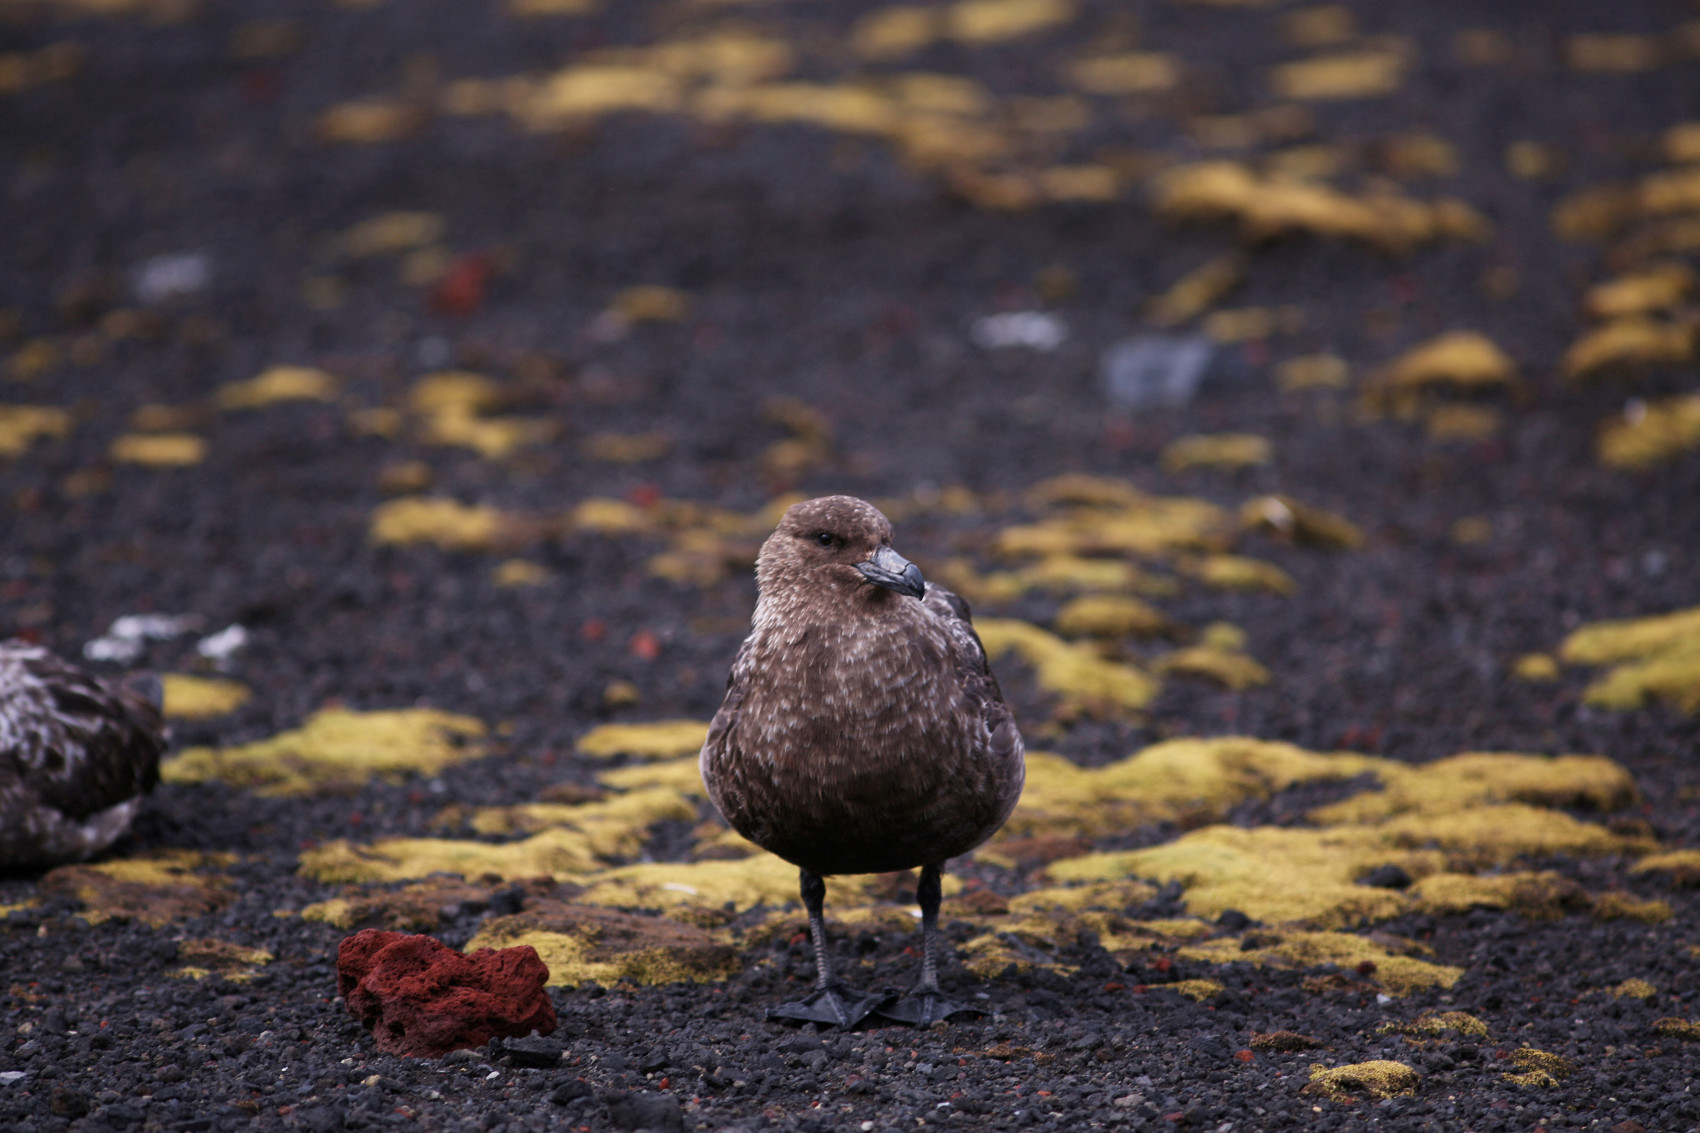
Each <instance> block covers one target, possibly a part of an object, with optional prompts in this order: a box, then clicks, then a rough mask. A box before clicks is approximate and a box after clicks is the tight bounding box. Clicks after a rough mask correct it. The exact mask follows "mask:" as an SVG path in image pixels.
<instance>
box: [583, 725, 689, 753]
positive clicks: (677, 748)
mask: <svg viewBox="0 0 1700 1133" xmlns="http://www.w3.org/2000/svg"><path fill="white" fill-rule="evenodd" d="M706 739H708V723H707V721H703V720H657V721H655V722H654V723H650V724H603V725H601V726H600V727H596V728H592V729H591V730H590V731H588V732H586V733H585V734H584V735H582V736H580V737H579V739H578V743H577V744H576V745H575V746H576V748H577V750H578V753H579V754H580V755H583V756H586V757H588V758H590V759H613V758H614V757H615V756H620V755H629V756H632V757H634V758H636V759H672V758H675V757H678V756H682V755H686V754H690V753H694V752H697V751H701V750H702V745H703V741H705V740H706Z"/></svg>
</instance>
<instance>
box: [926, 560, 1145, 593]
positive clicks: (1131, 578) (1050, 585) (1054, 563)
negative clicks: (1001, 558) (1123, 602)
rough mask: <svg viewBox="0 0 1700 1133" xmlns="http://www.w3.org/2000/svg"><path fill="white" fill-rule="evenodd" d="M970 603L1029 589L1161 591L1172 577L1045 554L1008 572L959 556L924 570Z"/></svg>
mask: <svg viewBox="0 0 1700 1133" xmlns="http://www.w3.org/2000/svg"><path fill="white" fill-rule="evenodd" d="M929 576H936V577H937V578H938V579H939V580H940V581H941V582H943V583H944V584H945V585H947V586H949V587H950V588H951V589H952V590H955V591H956V592H957V593H959V594H961V595H962V596H963V597H965V598H967V599H968V600H969V601H971V602H976V603H979V602H992V603H1002V602H1010V601H1014V600H1015V599H1016V598H1019V597H1021V596H1022V595H1023V594H1029V593H1032V592H1034V591H1042V592H1045V593H1063V594H1066V593H1077V592H1079V593H1102V592H1128V591H1136V592H1138V593H1142V594H1151V595H1165V594H1169V593H1172V592H1173V591H1174V589H1175V586H1174V580H1173V579H1170V578H1164V577H1159V576H1153V575H1149V574H1146V573H1145V572H1144V571H1142V570H1140V569H1139V568H1138V567H1137V566H1135V565H1133V564H1132V563H1130V562H1127V561H1125V560H1123V559H1088V558H1081V557H1079V556H1077V555H1050V556H1047V557H1045V558H1043V559H1040V560H1039V561H1038V562H1035V563H1031V564H1029V565H1027V566H1024V567H1022V568H1020V569H1019V570H1013V571H992V572H989V573H986V574H981V573H980V572H978V571H976V570H975V569H974V566H973V564H971V563H969V562H968V561H967V560H965V559H951V560H948V561H946V562H944V563H942V564H940V565H939V567H937V568H936V569H934V570H932V571H930V572H929Z"/></svg>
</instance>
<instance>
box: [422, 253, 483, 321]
mask: <svg viewBox="0 0 1700 1133" xmlns="http://www.w3.org/2000/svg"><path fill="white" fill-rule="evenodd" d="M491 274H492V273H491V270H490V259H489V257H488V256H485V255H483V254H482V253H480V252H468V253H467V254H466V255H464V256H461V257H459V258H458V259H456V260H455V261H454V263H452V264H450V265H449V270H448V271H447V272H445V273H444V274H443V278H441V279H439V280H438V281H437V285H436V286H435V287H434V288H432V289H431V308H432V310H435V311H438V312H440V313H442V314H445V315H470V314H472V313H473V312H474V311H476V310H478V308H480V307H482V306H483V305H484V292H485V289H486V288H487V287H488V286H489V284H490V276H491Z"/></svg>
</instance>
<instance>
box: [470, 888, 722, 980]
mask: <svg viewBox="0 0 1700 1133" xmlns="http://www.w3.org/2000/svg"><path fill="white" fill-rule="evenodd" d="M520 945H530V946H531V947H533V948H535V949H537V954H538V955H539V956H540V957H542V959H543V962H544V964H546V965H548V968H549V981H548V982H549V985H550V986H551V987H573V986H576V985H578V984H581V983H584V982H586V981H589V982H591V983H597V984H604V985H607V984H612V983H615V982H616V981H618V980H622V979H626V980H631V981H632V982H634V983H638V984H643V985H646V986H648V985H653V984H667V983H681V982H692V983H694V982H697V981H705V980H721V979H726V978H727V977H728V976H731V975H732V974H733V973H735V972H736V971H737V970H738V967H739V960H738V953H737V951H736V950H735V949H734V948H732V947H731V946H730V945H729V944H726V943H723V942H721V941H719V940H716V939H715V938H714V937H713V936H711V935H710V934H709V933H707V932H706V931H704V930H703V929H701V928H698V927H696V926H695V925H690V924H681V923H679V922H678V921H673V920H669V919H667V918H665V917H654V916H637V915H634V914H631V913H622V912H616V911H615V910H613V909H605V908H598V907H596V906H592V905H569V904H564V903H561V902H556V901H547V902H539V903H537V904H536V905H534V906H533V907H532V908H528V909H526V910H525V911H524V912H522V913H517V914H515V915H513V916H506V917H496V918H494V919H492V920H490V921H487V922H485V924H484V926H483V927H482V928H480V929H479V930H478V935H476V936H474V937H473V938H472V939H471V940H469V941H467V944H466V951H468V952H472V951H475V950H477V949H479V948H514V947H517V946H520Z"/></svg>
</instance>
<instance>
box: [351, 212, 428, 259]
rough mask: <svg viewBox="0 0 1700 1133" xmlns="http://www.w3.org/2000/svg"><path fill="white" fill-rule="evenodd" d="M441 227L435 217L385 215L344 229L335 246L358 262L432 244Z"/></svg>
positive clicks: (408, 213)
mask: <svg viewBox="0 0 1700 1133" xmlns="http://www.w3.org/2000/svg"><path fill="white" fill-rule="evenodd" d="M443 227H444V226H443V218H442V216H441V215H440V214H438V213H434V212H386V213H382V214H380V215H378V216H374V217H371V218H370V219H368V220H363V221H361V222H360V223H359V224H356V225H353V226H351V227H349V228H347V229H345V230H344V231H343V233H342V235H341V237H339V239H338V241H337V243H338V245H339V247H340V248H341V250H342V254H343V255H345V256H351V257H353V258H355V259H361V258H363V257H366V256H378V255H384V254H386V253H392V252H405V251H408V250H409V249H412V248H422V247H424V246H426V245H427V244H435V243H437V242H438V241H439V240H441V239H442V238H443Z"/></svg>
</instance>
